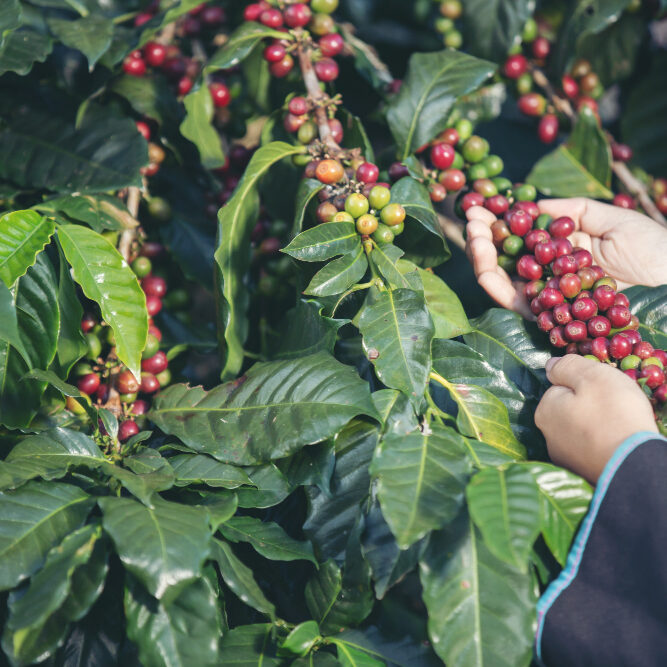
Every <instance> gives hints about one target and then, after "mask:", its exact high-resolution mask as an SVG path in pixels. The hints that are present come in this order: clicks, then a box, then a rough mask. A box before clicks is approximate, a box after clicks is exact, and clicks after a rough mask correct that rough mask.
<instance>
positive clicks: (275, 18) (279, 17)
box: [259, 7, 283, 28]
mask: <svg viewBox="0 0 667 667" xmlns="http://www.w3.org/2000/svg"><path fill="white" fill-rule="evenodd" d="M259 21H260V23H263V24H264V25H265V26H266V27H267V28H280V26H282V24H283V13H282V12H281V11H280V10H278V9H273V8H271V7H270V8H269V9H265V10H264V11H263V12H262V13H261V14H260V15H259Z"/></svg>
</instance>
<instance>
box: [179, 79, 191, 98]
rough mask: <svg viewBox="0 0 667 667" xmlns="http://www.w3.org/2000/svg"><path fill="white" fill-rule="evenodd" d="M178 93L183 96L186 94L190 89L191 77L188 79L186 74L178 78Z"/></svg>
mask: <svg viewBox="0 0 667 667" xmlns="http://www.w3.org/2000/svg"><path fill="white" fill-rule="evenodd" d="M177 88H178V94H179V96H181V97H183V96H184V95H187V94H188V93H189V92H190V91H191V90H192V79H189V78H188V77H187V76H184V77H182V78H180V79H179V80H178V86H177Z"/></svg>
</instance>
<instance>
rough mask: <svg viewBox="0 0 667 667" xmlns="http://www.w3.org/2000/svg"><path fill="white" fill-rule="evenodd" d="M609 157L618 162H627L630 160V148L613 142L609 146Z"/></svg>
mask: <svg viewBox="0 0 667 667" xmlns="http://www.w3.org/2000/svg"><path fill="white" fill-rule="evenodd" d="M611 156H612V157H613V158H614V160H618V161H619V162H628V161H629V160H632V148H630V146H628V145H627V144H617V143H616V142H613V143H612V145H611Z"/></svg>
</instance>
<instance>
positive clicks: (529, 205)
mask: <svg viewBox="0 0 667 667" xmlns="http://www.w3.org/2000/svg"><path fill="white" fill-rule="evenodd" d="M512 210H513V211H525V212H526V213H528V215H529V216H530V217H531V218H532V219H533V221H535V220H537V218H538V217H539V215H540V209H539V208H538V207H537V204H536V203H535V202H534V201H518V202H516V203H515V204H514V206H512Z"/></svg>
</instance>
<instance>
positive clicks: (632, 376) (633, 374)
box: [623, 368, 639, 382]
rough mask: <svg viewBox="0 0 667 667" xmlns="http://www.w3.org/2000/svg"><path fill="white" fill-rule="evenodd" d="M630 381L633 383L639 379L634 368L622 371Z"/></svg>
mask: <svg viewBox="0 0 667 667" xmlns="http://www.w3.org/2000/svg"><path fill="white" fill-rule="evenodd" d="M623 372H624V373H625V374H626V375H627V376H628V377H629V378H630V379H631V380H634V381H635V382H636V381H637V380H638V379H639V373H638V372H637V371H636V370H635V369H634V368H629V369H628V370H627V371H623Z"/></svg>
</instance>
